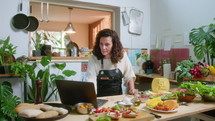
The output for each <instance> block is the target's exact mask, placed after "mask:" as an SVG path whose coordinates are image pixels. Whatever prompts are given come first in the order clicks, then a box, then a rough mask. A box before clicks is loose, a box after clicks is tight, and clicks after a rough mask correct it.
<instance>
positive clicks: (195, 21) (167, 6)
mask: <svg viewBox="0 0 215 121" xmlns="http://www.w3.org/2000/svg"><path fill="white" fill-rule="evenodd" d="M214 4H215V1H214V0H159V1H158V0H151V35H152V36H158V37H160V38H162V36H163V35H166V34H167V33H168V35H169V36H170V37H171V38H172V41H173V45H172V47H173V48H184V47H185V48H191V49H190V55H192V56H193V57H194V55H193V47H192V46H188V45H184V42H183V41H181V42H178V43H176V42H174V40H175V39H174V37H176V35H182V36H183V35H185V34H188V33H189V32H190V31H191V29H192V28H198V27H200V26H202V25H208V24H210V23H214V21H213V18H214V17H215V13H214V11H215V7H214ZM153 44H154V40H152V39H151V47H152V48H154V47H155V46H154V45H153ZM194 59H195V57H194Z"/></svg>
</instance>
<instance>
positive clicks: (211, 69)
mask: <svg viewBox="0 0 215 121" xmlns="http://www.w3.org/2000/svg"><path fill="white" fill-rule="evenodd" d="M208 69H209V70H210V71H211V75H215V68H214V66H208Z"/></svg>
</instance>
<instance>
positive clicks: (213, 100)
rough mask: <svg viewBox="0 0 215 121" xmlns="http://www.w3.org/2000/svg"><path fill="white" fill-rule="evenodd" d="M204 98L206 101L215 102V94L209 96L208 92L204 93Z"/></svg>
mask: <svg viewBox="0 0 215 121" xmlns="http://www.w3.org/2000/svg"><path fill="white" fill-rule="evenodd" d="M202 100H204V101H205V102H215V95H213V96H208V94H204V95H202Z"/></svg>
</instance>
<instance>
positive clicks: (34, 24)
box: [25, 6, 39, 32]
mask: <svg viewBox="0 0 215 121" xmlns="http://www.w3.org/2000/svg"><path fill="white" fill-rule="evenodd" d="M30 13H32V6H30ZM28 19H29V25H28V27H27V28H25V30H27V31H30V32H32V31H35V30H37V28H38V26H39V21H38V19H37V18H36V17H34V16H28Z"/></svg>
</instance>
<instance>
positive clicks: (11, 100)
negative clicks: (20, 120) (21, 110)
mask: <svg viewBox="0 0 215 121" xmlns="http://www.w3.org/2000/svg"><path fill="white" fill-rule="evenodd" d="M2 101H3V102H2V104H1V110H2V112H3V113H4V114H5V115H8V116H9V117H16V116H17V114H16V113H15V112H14V109H15V107H16V106H17V105H18V104H19V103H21V102H20V98H19V97H17V96H13V95H7V96H6V97H5V98H4V99H3V100H2Z"/></svg>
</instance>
